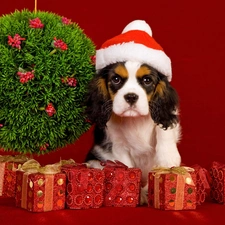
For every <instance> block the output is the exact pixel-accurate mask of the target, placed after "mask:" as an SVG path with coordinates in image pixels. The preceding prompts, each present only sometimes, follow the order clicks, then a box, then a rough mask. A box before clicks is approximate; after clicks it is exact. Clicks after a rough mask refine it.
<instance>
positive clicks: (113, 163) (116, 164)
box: [100, 160, 128, 169]
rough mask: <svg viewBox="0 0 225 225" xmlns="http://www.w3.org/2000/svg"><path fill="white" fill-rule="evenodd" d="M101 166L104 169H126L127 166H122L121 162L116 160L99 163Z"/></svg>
mask: <svg viewBox="0 0 225 225" xmlns="http://www.w3.org/2000/svg"><path fill="white" fill-rule="evenodd" d="M100 164H101V166H104V167H117V168H126V169H127V168H128V166H126V165H125V164H123V163H122V162H120V161H118V160H114V161H111V160H106V161H105V162H100Z"/></svg>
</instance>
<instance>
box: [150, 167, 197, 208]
mask: <svg viewBox="0 0 225 225" xmlns="http://www.w3.org/2000/svg"><path fill="white" fill-rule="evenodd" d="M148 181H149V190H148V205H149V206H152V207H154V208H157V209H162V210H192V209H196V186H195V183H196V174H195V173H194V169H193V168H190V167H172V168H156V169H154V170H152V171H150V173H149V180H148Z"/></svg>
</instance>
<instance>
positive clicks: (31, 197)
mask: <svg viewBox="0 0 225 225" xmlns="http://www.w3.org/2000/svg"><path fill="white" fill-rule="evenodd" d="M65 188H66V175H65V174H64V173H57V174H51V175H48V174H41V173H33V174H28V173H24V172H22V171H17V172H16V206H17V207H21V208H24V209H27V210H28V211H32V212H45V211H52V210H60V209H64V208H65Z"/></svg>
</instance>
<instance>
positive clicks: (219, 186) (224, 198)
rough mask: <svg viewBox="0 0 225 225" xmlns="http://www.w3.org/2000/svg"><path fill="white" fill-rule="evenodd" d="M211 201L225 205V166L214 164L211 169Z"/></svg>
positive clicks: (218, 163)
mask: <svg viewBox="0 0 225 225" xmlns="http://www.w3.org/2000/svg"><path fill="white" fill-rule="evenodd" d="M210 176H211V178H212V183H211V192H210V196H211V199H212V200H213V201H214V202H216V203H220V204H225V164H223V163H220V162H213V163H212V166H211V168H210Z"/></svg>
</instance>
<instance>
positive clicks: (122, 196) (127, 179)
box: [102, 160, 141, 207]
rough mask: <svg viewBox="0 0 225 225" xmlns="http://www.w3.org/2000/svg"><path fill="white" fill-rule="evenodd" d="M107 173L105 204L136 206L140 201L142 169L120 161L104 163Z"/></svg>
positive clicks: (104, 169)
mask: <svg viewBox="0 0 225 225" xmlns="http://www.w3.org/2000/svg"><path fill="white" fill-rule="evenodd" d="M102 165H103V166H104V168H103V171H104V173H105V188H104V202H103V205H104V206H115V207H123V206H128V207H136V206H137V205H139V203H140V189H141V170H140V169H139V168H128V167H127V166H126V165H124V164H122V163H121V162H119V161H115V162H112V161H109V160H108V161H106V163H102Z"/></svg>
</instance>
